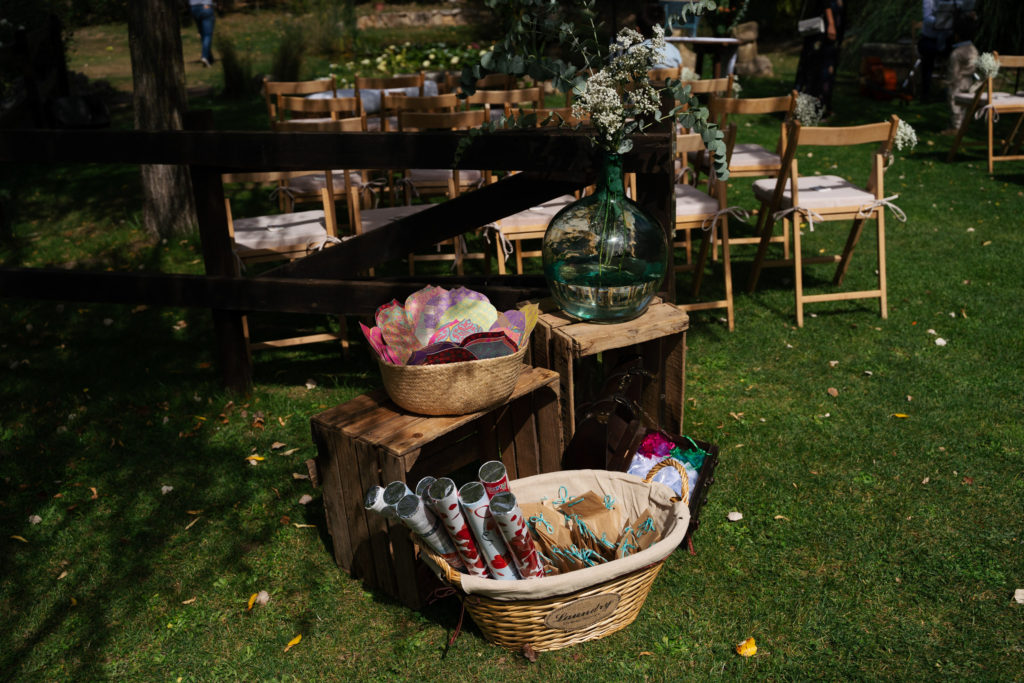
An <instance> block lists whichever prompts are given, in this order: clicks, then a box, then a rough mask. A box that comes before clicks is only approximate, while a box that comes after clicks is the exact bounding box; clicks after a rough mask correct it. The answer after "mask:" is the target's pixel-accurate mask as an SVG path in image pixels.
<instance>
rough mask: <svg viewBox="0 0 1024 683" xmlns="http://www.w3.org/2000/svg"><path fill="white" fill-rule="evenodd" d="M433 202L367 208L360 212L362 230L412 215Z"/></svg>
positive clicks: (365, 230)
mask: <svg viewBox="0 0 1024 683" xmlns="http://www.w3.org/2000/svg"><path fill="white" fill-rule="evenodd" d="M431 206H433V204H416V205H415V206H385V207H383V208H380V209H366V210H364V211H360V212H359V220H360V223H361V224H362V232H364V233H367V232H372V231H374V230H376V229H377V228H381V227H383V226H385V225H387V224H388V223H394V222H395V221H397V220H398V219H400V218H405V217H406V216H411V215H413V214H416V213H419V212H420V211H423V210H425V209H429V208H430V207H431Z"/></svg>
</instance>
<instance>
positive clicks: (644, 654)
mask: <svg viewBox="0 0 1024 683" xmlns="http://www.w3.org/2000/svg"><path fill="white" fill-rule="evenodd" d="M640 656H641V657H653V656H654V653H653V652H648V651H647V650H644V651H643V652H641V653H640Z"/></svg>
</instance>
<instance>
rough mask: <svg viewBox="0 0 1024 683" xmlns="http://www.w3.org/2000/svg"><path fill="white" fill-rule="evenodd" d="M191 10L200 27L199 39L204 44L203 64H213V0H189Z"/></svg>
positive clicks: (197, 26) (201, 59)
mask: <svg viewBox="0 0 1024 683" xmlns="http://www.w3.org/2000/svg"><path fill="white" fill-rule="evenodd" d="M189 10H190V11H191V12H192V18H193V19H195V22H196V28H197V29H199V40H200V42H201V43H202V46H203V52H202V56H201V57H200V58H199V61H200V62H202V63H203V66H210V65H211V64H213V51H212V49H211V48H212V47H213V19H214V13H213V0H189Z"/></svg>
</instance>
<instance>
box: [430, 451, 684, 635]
mask: <svg viewBox="0 0 1024 683" xmlns="http://www.w3.org/2000/svg"><path fill="white" fill-rule="evenodd" d="M664 467H675V468H676V469H677V470H679V472H680V475H681V476H682V480H683V497H682V501H683V506H684V507H685V501H686V500H687V499H688V498H689V493H690V492H689V490H688V489H687V479H686V470H685V469H684V468H683V466H682V464H680V463H679V461H678V460H676V459H675V458H667V459H666V460H664V461H662V462H660V463H658V464H657V465H655V466H654V467H653V468H652V469H651V471H650V472H648V473H647V477H645V478H644V482H645V483H646V484H648V485H652V486H659V487H661V486H664V485H663V484H659V483H652V482H651V479H652V478H653V477H654V475H655V474H657V473H658V472H659V471H660V470H661V469H662V468H664ZM579 472H586V470H580V471H579ZM572 474H573V473H572V472H551V473H548V474H542V475H538V476H536V477H532V478H531V479H540V478H542V477H548V478H550V477H565V476H566V475H569V476H572ZM616 474H617V476H628V477H631V478H632V475H625V474H622V475H618V473H616ZM519 481H523V480H519ZM516 484H517V481H511V482H509V486H510V487H511V488H512V490H513V492H514V491H515V488H516ZM665 488H666V490H667V488H668V487H665ZM671 500H672V501H680V498H678V497H672V498H671ZM664 522H665V520H658V521H657V523H658V524H659V525H662V524H663V523H664ZM687 526H689V513H688V510H687V512H686V514H685V522H683V527H684V528H685V527H687ZM684 533H685V532H684ZM680 538H681V537H679V536H677V537H676V541H678V540H680ZM659 544H668V545H663V546H661V547H662V550H660V551H658V552H656V553H655V555H656V557H657V559H655V560H654V561H652V562H651V563H650V564H648V565H646V566H643V567H641V568H639V569H636V570H635V571H631V572H628V573H624V574H622V575H620V576H617V577H614V578H612V579H609V580H606V581H602V582H599V583H594V584H592V585H589V586H585V587H583V588H581V589H579V590H576V591H573V592H570V593H560V594H557V595H551V596H548V597H545V598H542V599H536V600H520V599H516V600H501V599H495V598H491V597H488V596H486V595H478V594H472V595H467V594H466V593H465V589H464V587H463V585H462V578H463V575H462V574H460V573H459V572H457V571H455V570H454V569H452V568H451V567H450V566H449V565H448V563H447V562H445V561H444V560H443V559H442V558H441V557H440V556H438V555H436V554H435V553H434V552H433V551H431V550H430V549H429V548H426V547H424V546H421V547H420V553H421V554H420V557H421V558H423V559H426V560H428V562H427V564H428V565H429V566H430V568H431V569H432V570H433V571H434V572H435V573H436V574H437V576H438V578H439V579H441V580H442V581H443V582H445V583H447V584H448V585H449V586H452V587H453V588H455V589H456V591H457V594H458V595H459V597H460V598H461V599H462V601H463V604H464V605H465V607H466V611H467V612H469V614H470V616H471V617H472V618H473V621H474V622H475V623H476V625H477V626H479V627H480V630H481V631H482V632H483V634H484V636H485V637H486V638H487V640H489V641H491V642H492V643H494V644H495V645H499V646H501V647H504V648H507V649H509V650H520V649H522V648H523V647H524V646H526V645H529V646H530V647H531V648H532V649H533V650H534V651H536V652H541V651H545V650H559V649H562V648H565V647H569V646H571V645H576V644H578V643H583V642H586V641H588V640H597V639H598V638H604V637H605V636H607V635H611V634H612V633H615V632H616V631H620V630H622V629H624V628H625V627H627V626H629V625H630V624H631V623H633V621H634V620H635V619H636V617H637V615H638V614H639V613H640V608H641V607H643V605H644V602H645V601H646V599H647V595H648V593H650V590H651V586H652V585H653V584H654V579H655V578H656V577H657V576H658V572H659V571H661V566H662V564H664V562H665V559H666V557H667V556H668V555H669V554H670V553H671V552H672V550H674V549H675V546H674V545H672V544H670V543H669V542H668V541H666V540H665V539H662V540H661V541H658V542H657V543H655V544H654V546H651V548H652V549H654V548H655V547H657V546H659ZM617 561H621V560H617ZM577 571H586V570H577ZM548 580H549V579H530V581H548ZM497 583H508V582H497ZM566 613H569V614H572V615H593V617H592V618H591V619H581V620H578V621H576V622H574V623H572V625H571V626H569V627H566V626H564V625H559V624H558V620H557V619H552V617H553V616H555V615H559V614H563V615H564V614H566Z"/></svg>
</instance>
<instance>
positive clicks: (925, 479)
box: [921, 477, 932, 484]
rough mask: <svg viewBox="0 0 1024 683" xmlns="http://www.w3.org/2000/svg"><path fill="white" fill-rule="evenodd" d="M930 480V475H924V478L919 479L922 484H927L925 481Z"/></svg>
mask: <svg viewBox="0 0 1024 683" xmlns="http://www.w3.org/2000/svg"><path fill="white" fill-rule="evenodd" d="M931 480H932V478H931V477H925V478H924V479H922V480H921V483H922V484H927V483H928V482H930V481H931Z"/></svg>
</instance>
